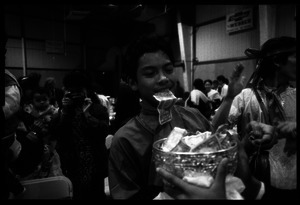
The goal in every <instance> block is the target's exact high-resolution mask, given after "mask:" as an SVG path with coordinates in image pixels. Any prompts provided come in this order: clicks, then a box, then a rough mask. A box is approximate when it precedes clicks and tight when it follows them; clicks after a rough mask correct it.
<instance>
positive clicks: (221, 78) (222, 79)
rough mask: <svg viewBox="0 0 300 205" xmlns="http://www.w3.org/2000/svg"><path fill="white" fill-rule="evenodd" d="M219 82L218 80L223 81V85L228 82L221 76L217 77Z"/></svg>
mask: <svg viewBox="0 0 300 205" xmlns="http://www.w3.org/2000/svg"><path fill="white" fill-rule="evenodd" d="M217 80H218V81H222V82H223V83H225V82H226V78H225V76H224V75H219V76H218V77H217Z"/></svg>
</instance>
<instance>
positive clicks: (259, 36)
mask: <svg viewBox="0 0 300 205" xmlns="http://www.w3.org/2000/svg"><path fill="white" fill-rule="evenodd" d="M246 8H252V9H253V17H254V28H252V29H248V30H245V31H241V32H236V33H233V34H227V33H226V30H225V25H226V24H225V23H226V20H225V18H224V17H225V16H226V15H227V14H229V13H233V12H237V11H240V10H243V9H246ZM261 8H265V9H261ZM295 8H296V7H295V5H264V6H260V5H226V6H224V5H198V6H197V9H196V22H195V24H196V36H195V38H196V40H195V42H196V44H195V45H194V46H195V53H194V55H195V57H197V58H198V60H199V62H198V63H196V65H195V67H194V69H195V70H194V79H195V78H201V79H203V80H205V79H211V80H214V79H216V77H217V76H218V75H221V74H222V75H224V76H225V77H227V78H229V76H230V74H231V72H232V70H233V68H234V67H235V65H236V63H238V62H240V63H242V64H243V65H244V66H245V70H244V73H243V75H244V76H245V77H246V82H247V81H248V79H249V78H250V76H251V74H252V72H253V71H254V69H255V63H256V61H255V60H254V59H248V58H247V57H245V55H244V50H245V49H246V48H249V47H252V48H259V47H260V45H261V44H262V43H263V42H264V41H265V40H264V39H263V38H264V35H265V34H266V33H269V36H268V38H271V37H276V36H281V35H288V36H294V37H295V36H296V21H295ZM265 12H268V13H265ZM262 23H264V24H265V25H260V24H262ZM197 25H200V26H197Z"/></svg>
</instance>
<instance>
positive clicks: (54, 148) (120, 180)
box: [1, 36, 297, 200]
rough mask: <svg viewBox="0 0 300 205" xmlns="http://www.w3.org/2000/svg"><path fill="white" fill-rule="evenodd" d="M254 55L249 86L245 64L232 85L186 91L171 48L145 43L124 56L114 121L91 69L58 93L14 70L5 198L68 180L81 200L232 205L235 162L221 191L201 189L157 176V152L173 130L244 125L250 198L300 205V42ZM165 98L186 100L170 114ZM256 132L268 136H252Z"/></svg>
mask: <svg viewBox="0 0 300 205" xmlns="http://www.w3.org/2000/svg"><path fill="white" fill-rule="evenodd" d="M245 54H246V55H247V56H251V57H254V58H256V59H257V64H256V68H255V71H254V73H253V75H252V76H251V78H250V80H249V82H248V83H247V84H244V82H243V75H242V74H243V70H244V66H243V65H242V64H237V65H236V67H235V68H234V69H233V72H232V74H231V75H230V76H229V78H228V79H227V78H226V77H224V76H223V75H220V76H217V77H216V79H215V80H212V79H205V80H204V81H203V80H202V79H201V78H197V79H195V80H194V82H193V89H192V90H191V91H190V92H189V91H186V92H184V90H183V89H182V88H181V87H180V83H179V81H178V79H177V76H176V75H175V72H174V67H173V62H174V58H173V54H172V50H171V47H170V45H169V44H168V42H167V41H166V40H165V39H164V38H162V37H159V36H146V37H141V38H139V39H137V40H136V41H135V42H134V43H133V44H131V45H130V46H129V47H128V49H127V52H126V55H125V56H124V59H125V65H124V69H123V73H122V78H123V79H122V82H121V83H120V86H119V92H118V96H117V101H116V118H115V120H114V123H111V122H110V120H109V112H108V107H107V102H105V103H106V104H105V103H103V99H102V98H99V96H98V95H99V94H100V95H101V93H97V92H96V89H95V88H94V87H93V83H92V82H91V79H89V76H88V75H87V74H86V73H85V72H83V71H78V70H74V71H70V72H69V73H68V74H66V76H64V79H63V87H61V88H58V87H56V82H55V79H54V78H53V77H48V78H47V80H46V81H45V84H44V85H42V86H41V85H40V79H41V75H40V74H39V73H31V74H29V75H28V76H22V77H20V78H19V79H16V77H15V76H14V75H12V74H11V73H10V72H9V71H8V70H5V102H4V103H3V106H2V115H3V117H4V119H5V135H4V137H2V139H1V159H2V161H3V162H4V163H2V166H1V167H2V168H1V187H2V188H3V189H2V190H5V191H3V192H2V194H1V198H2V199H13V198H18V197H20V196H21V195H22V193H24V191H25V189H24V187H23V186H22V185H21V183H20V181H22V180H26V179H37V178H45V177H51V176H66V177H68V178H69V179H70V180H71V182H72V184H73V189H74V197H73V198H74V199H144V200H145V199H148V200H152V199H154V198H156V197H157V196H158V195H159V194H160V193H162V192H165V193H167V194H168V195H169V196H171V197H172V198H174V199H226V194H225V192H226V190H225V189H226V188H225V186H224V183H225V178H226V164H227V160H226V159H224V160H223V161H222V162H221V163H220V165H219V166H218V172H217V176H216V177H215V180H214V182H213V184H212V185H211V186H210V187H208V188H207V187H201V186H196V185H193V184H190V183H187V182H186V181H184V180H182V179H180V178H178V177H176V176H175V175H173V174H171V173H169V172H168V171H166V170H164V169H163V168H157V169H156V168H155V165H154V162H153V160H152V145H153V143H154V142H155V141H156V140H159V139H162V138H165V137H166V136H168V135H169V134H170V132H171V131H172V129H173V128H174V127H180V128H184V129H186V130H188V131H189V132H192V133H196V132H197V131H200V132H205V131H211V132H214V131H216V130H217V128H218V127H219V126H220V125H223V124H225V123H227V124H231V125H236V126H237V132H238V136H239V138H238V167H237V170H236V172H235V176H236V177H239V178H240V179H241V180H242V182H243V183H244V185H245V190H244V191H243V192H242V193H241V194H242V196H243V198H244V199H280V198H281V199H296V198H297V170H296V167H297V143H296V133H297V130H296V129H297V123H296V88H295V87H294V86H292V83H294V82H295V81H296V39H295V38H292V37H279V38H272V39H270V40H268V41H266V42H265V43H264V44H263V45H262V47H261V48H259V49H253V48H251V49H246V51H245ZM166 90H168V91H171V92H172V93H174V95H175V96H176V97H177V98H178V101H176V102H175V103H173V104H172V105H171V106H168V107H165V108H164V109H165V110H164V111H165V113H164V116H162V115H161V113H160V112H159V109H160V108H161V107H159V105H160V103H159V102H158V101H157V100H156V99H155V97H154V95H155V94H156V93H158V92H162V91H166ZM179 99H180V100H179ZM162 119H163V120H162ZM257 127H258V128H259V129H260V130H261V133H260V135H257V134H256V133H255V134H254V132H253V130H255V129H257ZM111 132H113V133H111ZM109 134H112V135H113V138H112V142H111V145H110V148H109V149H107V147H106V146H105V139H106V137H107V136H108V135H109ZM106 177H108V182H109V190H110V195H109V196H107V195H106V194H105V191H104V179H105V178H106ZM2 182H3V183H2ZM166 182H168V183H166Z"/></svg>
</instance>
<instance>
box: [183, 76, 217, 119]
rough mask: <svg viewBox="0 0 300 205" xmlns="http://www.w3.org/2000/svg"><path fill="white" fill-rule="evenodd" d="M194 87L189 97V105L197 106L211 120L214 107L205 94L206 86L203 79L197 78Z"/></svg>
mask: <svg viewBox="0 0 300 205" xmlns="http://www.w3.org/2000/svg"><path fill="white" fill-rule="evenodd" d="M193 86H194V89H193V90H192V91H191V92H190V96H189V98H188V99H187V105H188V106H190V107H194V108H197V109H198V110H199V111H200V113H201V114H203V115H204V116H205V117H206V119H208V120H210V119H211V115H212V114H213V107H212V104H211V101H210V100H209V98H208V97H207V96H206V95H205V94H204V92H205V87H204V83H203V80H202V79H200V78H197V79H195V80H194V82H193Z"/></svg>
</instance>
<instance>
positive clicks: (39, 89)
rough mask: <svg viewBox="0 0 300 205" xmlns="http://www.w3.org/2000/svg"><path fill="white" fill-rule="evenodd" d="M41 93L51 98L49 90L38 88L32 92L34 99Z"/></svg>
mask: <svg viewBox="0 0 300 205" xmlns="http://www.w3.org/2000/svg"><path fill="white" fill-rule="evenodd" d="M36 93H39V94H45V95H47V96H48V97H49V93H48V90H47V89H46V88H44V87H37V88H35V89H33V90H32V98H33V96H34V94H36Z"/></svg>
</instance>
